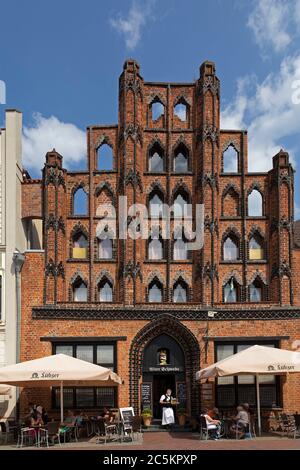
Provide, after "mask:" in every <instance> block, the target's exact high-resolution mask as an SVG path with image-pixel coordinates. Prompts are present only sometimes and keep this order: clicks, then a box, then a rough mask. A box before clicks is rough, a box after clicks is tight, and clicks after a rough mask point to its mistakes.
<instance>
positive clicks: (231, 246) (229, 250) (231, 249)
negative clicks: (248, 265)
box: [223, 237, 239, 261]
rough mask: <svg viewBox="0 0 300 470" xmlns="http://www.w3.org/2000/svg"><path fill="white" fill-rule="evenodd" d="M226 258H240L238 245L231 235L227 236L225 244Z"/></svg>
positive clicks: (227, 259) (230, 259) (231, 259)
mask: <svg viewBox="0 0 300 470" xmlns="http://www.w3.org/2000/svg"><path fill="white" fill-rule="evenodd" d="M223 252H224V260H226V261H235V260H237V259H238V256H239V251H238V246H237V244H236V243H235V241H233V240H232V239H231V238H230V237H227V238H226V240H225V241H224V245H223Z"/></svg>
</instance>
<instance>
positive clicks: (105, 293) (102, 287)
mask: <svg viewBox="0 0 300 470" xmlns="http://www.w3.org/2000/svg"><path fill="white" fill-rule="evenodd" d="M99 300H100V302H112V301H113V288H112V286H111V284H110V283H109V282H108V281H103V282H101V283H100V284H99Z"/></svg>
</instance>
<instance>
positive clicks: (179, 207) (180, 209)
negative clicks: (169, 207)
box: [173, 193, 188, 217]
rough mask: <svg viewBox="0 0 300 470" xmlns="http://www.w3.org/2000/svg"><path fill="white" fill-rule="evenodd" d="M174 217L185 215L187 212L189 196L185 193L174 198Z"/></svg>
mask: <svg viewBox="0 0 300 470" xmlns="http://www.w3.org/2000/svg"><path fill="white" fill-rule="evenodd" d="M173 204H174V217H183V216H184V214H185V213H186V214H187V208H186V204H188V196H187V195H186V194H184V193H179V194H177V196H175V198H174V203H173Z"/></svg>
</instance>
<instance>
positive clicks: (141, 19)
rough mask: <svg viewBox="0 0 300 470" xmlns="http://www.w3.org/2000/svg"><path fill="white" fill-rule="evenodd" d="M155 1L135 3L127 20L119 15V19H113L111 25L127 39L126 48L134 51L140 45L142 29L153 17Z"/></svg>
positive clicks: (147, 0) (148, 0)
mask: <svg viewBox="0 0 300 470" xmlns="http://www.w3.org/2000/svg"><path fill="white" fill-rule="evenodd" d="M153 4H154V0H146V1H144V2H141V3H140V2H137V1H133V2H132V4H131V7H130V10H129V12H128V16H127V18H124V17H123V16H122V15H121V14H118V17H117V18H111V19H110V24H111V26H112V27H113V28H114V29H116V31H118V32H119V33H120V34H122V35H123V36H124V38H125V44H126V47H127V48H128V49H129V50H133V49H135V48H136V46H137V45H138V43H139V41H140V39H141V36H142V29H143V27H144V26H145V25H146V22H147V21H148V20H149V18H150V17H151V12H152V6H153Z"/></svg>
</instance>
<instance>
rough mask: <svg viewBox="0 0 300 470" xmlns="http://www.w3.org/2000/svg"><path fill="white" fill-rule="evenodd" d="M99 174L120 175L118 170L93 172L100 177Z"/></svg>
mask: <svg viewBox="0 0 300 470" xmlns="http://www.w3.org/2000/svg"><path fill="white" fill-rule="evenodd" d="M99 173H100V174H103V173H108V174H116V173H118V170H93V174H94V175H98V174H99Z"/></svg>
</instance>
